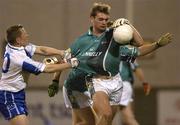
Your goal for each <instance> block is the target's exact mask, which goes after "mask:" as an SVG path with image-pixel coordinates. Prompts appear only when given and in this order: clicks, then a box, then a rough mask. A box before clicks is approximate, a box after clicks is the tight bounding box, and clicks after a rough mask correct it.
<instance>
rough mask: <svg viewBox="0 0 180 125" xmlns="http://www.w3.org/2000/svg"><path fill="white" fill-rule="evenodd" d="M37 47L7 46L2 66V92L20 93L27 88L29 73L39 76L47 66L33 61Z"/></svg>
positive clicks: (0, 82) (0, 85)
mask: <svg viewBox="0 0 180 125" xmlns="http://www.w3.org/2000/svg"><path fill="white" fill-rule="evenodd" d="M35 49H36V46H35V45H33V44H29V45H27V46H26V47H15V46H12V45H10V44H7V46H6V51H5V54H4V62H3V66H2V76H1V80H0V90H6V91H11V92H18V91H20V90H22V89H24V88H25V87H26V82H27V81H26V78H27V77H28V76H29V73H34V74H36V75H37V74H39V73H41V72H42V71H43V70H44V68H45V64H43V63H40V62H36V61H34V60H32V59H31V57H32V56H33V55H34V52H35Z"/></svg>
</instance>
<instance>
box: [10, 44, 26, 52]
mask: <svg viewBox="0 0 180 125" xmlns="http://www.w3.org/2000/svg"><path fill="white" fill-rule="evenodd" d="M8 47H9V48H11V49H14V50H24V47H23V46H21V47H16V46H12V45H11V44H9V43H8Z"/></svg>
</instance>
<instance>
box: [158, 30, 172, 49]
mask: <svg viewBox="0 0 180 125" xmlns="http://www.w3.org/2000/svg"><path fill="white" fill-rule="evenodd" d="M171 42H172V34H170V33H166V34H165V35H162V36H161V37H160V38H159V40H158V41H157V42H156V44H157V46H158V47H162V46H165V45H167V44H169V43H171Z"/></svg>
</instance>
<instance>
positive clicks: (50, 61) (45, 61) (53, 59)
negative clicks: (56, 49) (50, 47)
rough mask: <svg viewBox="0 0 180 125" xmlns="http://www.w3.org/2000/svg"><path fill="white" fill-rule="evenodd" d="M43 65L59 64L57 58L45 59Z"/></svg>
mask: <svg viewBox="0 0 180 125" xmlns="http://www.w3.org/2000/svg"><path fill="white" fill-rule="evenodd" d="M43 63H45V64H56V63H58V59H57V58H56V57H49V58H44V60H43Z"/></svg>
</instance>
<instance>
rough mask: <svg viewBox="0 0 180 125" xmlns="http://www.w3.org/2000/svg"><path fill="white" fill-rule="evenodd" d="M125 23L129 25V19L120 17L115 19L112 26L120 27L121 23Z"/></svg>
mask: <svg viewBox="0 0 180 125" xmlns="http://www.w3.org/2000/svg"><path fill="white" fill-rule="evenodd" d="M123 24H128V25H129V24H130V22H129V21H128V20H127V19H125V18H119V19H117V20H115V21H114V23H113V25H112V27H113V28H116V27H118V26H120V25H123Z"/></svg>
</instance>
